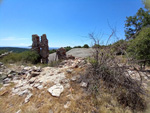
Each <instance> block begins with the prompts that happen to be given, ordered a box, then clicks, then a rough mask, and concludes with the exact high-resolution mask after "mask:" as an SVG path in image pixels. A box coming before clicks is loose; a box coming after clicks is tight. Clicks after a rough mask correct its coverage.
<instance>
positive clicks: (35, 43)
mask: <svg viewBox="0 0 150 113" xmlns="http://www.w3.org/2000/svg"><path fill="white" fill-rule="evenodd" d="M32 42H33V43H32V50H34V51H36V52H37V53H38V54H40V37H39V36H38V35H36V34H35V35H32Z"/></svg>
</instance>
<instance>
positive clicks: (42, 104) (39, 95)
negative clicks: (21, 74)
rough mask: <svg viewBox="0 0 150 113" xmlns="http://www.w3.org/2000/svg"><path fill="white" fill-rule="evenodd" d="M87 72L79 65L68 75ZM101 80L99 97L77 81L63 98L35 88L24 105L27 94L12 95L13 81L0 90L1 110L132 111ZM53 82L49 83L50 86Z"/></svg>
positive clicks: (35, 112) (5, 112) (30, 112)
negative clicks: (65, 106) (119, 101)
mask: <svg viewBox="0 0 150 113" xmlns="http://www.w3.org/2000/svg"><path fill="white" fill-rule="evenodd" d="M64 71H65V70H64ZM84 71H85V69H84V68H76V69H74V71H73V73H72V74H68V75H67V77H68V78H71V77H72V76H75V75H79V74H80V75H82V74H83V73H84ZM100 83H101V87H100V90H99V95H97V96H93V95H89V93H88V92H87V91H86V89H82V88H81V87H80V85H79V84H78V83H75V82H70V84H71V88H70V89H66V90H65V91H64V92H63V93H62V94H61V96H60V97H59V98H56V97H53V96H51V95H50V93H49V92H48V91H47V89H43V90H38V89H36V88H35V89H33V91H32V93H33V96H32V97H31V98H30V101H29V102H28V103H26V104H24V99H25V97H26V96H17V95H15V96H12V94H11V89H12V87H14V84H13V83H12V84H11V85H10V86H8V87H6V89H4V90H2V91H0V95H1V94H3V95H2V96H0V113H15V112H17V111H18V110H21V113H48V112H49V110H52V111H53V112H54V113H91V112H93V113H132V110H131V109H130V108H128V107H123V106H121V105H120V104H119V103H118V101H117V98H116V97H115V96H114V95H113V94H111V93H110V92H109V90H108V89H107V88H106V87H105V85H103V81H100ZM51 85H52V84H50V83H47V87H50V86H51ZM5 92H6V93H5ZM67 102H70V103H71V104H70V106H69V108H67V109H66V108H64V105H65V104H66V103H67ZM139 113H140V112H139ZM146 113H148V112H146Z"/></svg>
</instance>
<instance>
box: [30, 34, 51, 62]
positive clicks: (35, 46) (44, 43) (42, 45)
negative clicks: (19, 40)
mask: <svg viewBox="0 0 150 113" xmlns="http://www.w3.org/2000/svg"><path fill="white" fill-rule="evenodd" d="M32 42H33V43H32V50H34V51H36V52H37V53H38V54H39V55H40V56H41V61H42V63H48V56H49V46H48V40H47V37H46V34H43V35H42V36H41V41H40V37H39V36H38V35H36V34H35V35H32Z"/></svg>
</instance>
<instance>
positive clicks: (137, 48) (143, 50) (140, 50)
mask: <svg viewBox="0 0 150 113" xmlns="http://www.w3.org/2000/svg"><path fill="white" fill-rule="evenodd" d="M128 53H129V55H130V56H134V57H135V58H136V59H138V60H144V59H150V28H144V29H142V31H141V32H140V33H139V35H138V36H137V37H136V38H135V39H133V40H130V42H129V47H128Z"/></svg>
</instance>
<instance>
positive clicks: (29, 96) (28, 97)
mask: <svg viewBox="0 0 150 113" xmlns="http://www.w3.org/2000/svg"><path fill="white" fill-rule="evenodd" d="M32 96H33V94H32V93H30V94H29V95H27V97H26V98H25V101H24V102H25V103H27V102H29V100H30V98H31V97H32Z"/></svg>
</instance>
